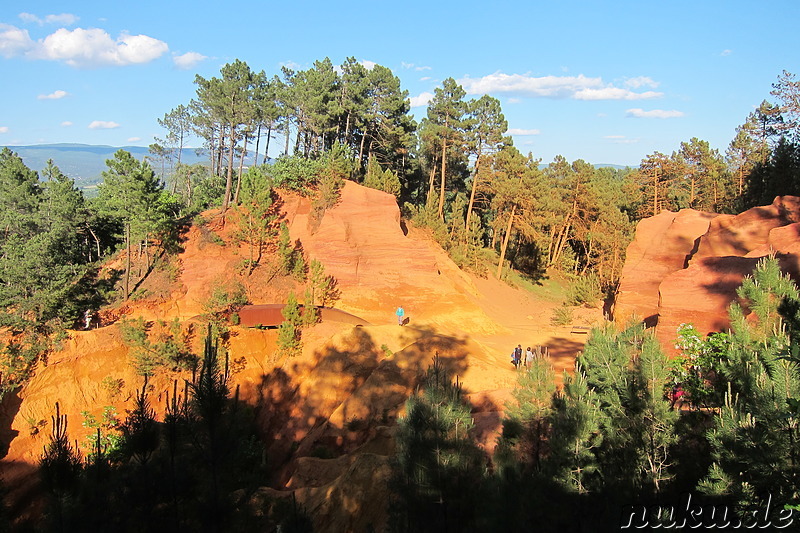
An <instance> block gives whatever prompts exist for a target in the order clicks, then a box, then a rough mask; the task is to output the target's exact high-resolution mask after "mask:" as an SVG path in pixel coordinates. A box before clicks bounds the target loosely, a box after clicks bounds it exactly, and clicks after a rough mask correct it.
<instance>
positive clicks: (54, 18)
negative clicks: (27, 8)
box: [19, 13, 78, 26]
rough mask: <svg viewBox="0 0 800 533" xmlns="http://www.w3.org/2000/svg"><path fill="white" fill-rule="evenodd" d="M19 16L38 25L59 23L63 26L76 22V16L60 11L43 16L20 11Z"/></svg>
mask: <svg viewBox="0 0 800 533" xmlns="http://www.w3.org/2000/svg"><path fill="white" fill-rule="evenodd" d="M19 18H21V19H22V20H23V21H25V22H35V23H36V24H38V25H40V26H41V25H42V24H61V25H63V26H71V25H73V24H75V23H76V22H78V17H77V16H76V15H73V14H71V13H61V14H60V15H45V17H44V18H40V17H37V16H36V15H34V14H32V13H20V14H19Z"/></svg>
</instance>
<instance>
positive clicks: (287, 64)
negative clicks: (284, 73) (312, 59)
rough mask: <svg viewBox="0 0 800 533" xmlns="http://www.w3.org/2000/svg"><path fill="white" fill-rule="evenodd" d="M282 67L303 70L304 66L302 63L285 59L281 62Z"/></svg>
mask: <svg viewBox="0 0 800 533" xmlns="http://www.w3.org/2000/svg"><path fill="white" fill-rule="evenodd" d="M280 66H281V67H286V68H289V69H292V70H301V69H302V68H303V66H302V65H299V64H297V63H295V62H294V61H284V62H282V63H280Z"/></svg>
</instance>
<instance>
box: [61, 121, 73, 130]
mask: <svg viewBox="0 0 800 533" xmlns="http://www.w3.org/2000/svg"><path fill="white" fill-rule="evenodd" d="M61 125H62V126H64V127H65V128H68V127H70V126H72V122H70V121H69V120H65V121H64V122H62V123H61Z"/></svg>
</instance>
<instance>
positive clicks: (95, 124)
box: [89, 120, 119, 130]
mask: <svg viewBox="0 0 800 533" xmlns="http://www.w3.org/2000/svg"><path fill="white" fill-rule="evenodd" d="M114 128H119V124H117V123H116V122H112V121H110V120H93V121H92V122H91V124H89V129H90V130H113V129H114Z"/></svg>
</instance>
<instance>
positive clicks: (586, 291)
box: [567, 274, 602, 307]
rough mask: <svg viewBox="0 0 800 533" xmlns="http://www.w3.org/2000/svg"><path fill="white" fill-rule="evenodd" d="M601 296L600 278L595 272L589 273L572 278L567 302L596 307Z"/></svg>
mask: <svg viewBox="0 0 800 533" xmlns="http://www.w3.org/2000/svg"><path fill="white" fill-rule="evenodd" d="M601 297H602V289H601V287H600V280H599V279H598V278H597V276H596V275H595V274H588V275H585V276H578V277H576V278H575V279H573V280H572V282H571V283H570V285H569V289H568V292H567V303H568V304H569V305H574V306H578V305H584V306H586V307H594V306H595V305H597V301H598V300H599V299H600V298H601Z"/></svg>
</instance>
